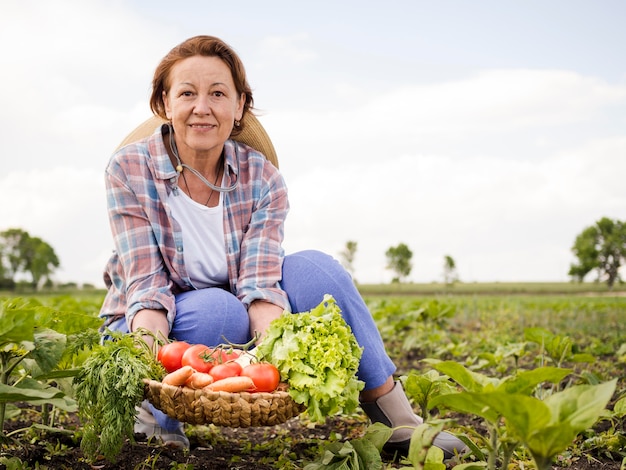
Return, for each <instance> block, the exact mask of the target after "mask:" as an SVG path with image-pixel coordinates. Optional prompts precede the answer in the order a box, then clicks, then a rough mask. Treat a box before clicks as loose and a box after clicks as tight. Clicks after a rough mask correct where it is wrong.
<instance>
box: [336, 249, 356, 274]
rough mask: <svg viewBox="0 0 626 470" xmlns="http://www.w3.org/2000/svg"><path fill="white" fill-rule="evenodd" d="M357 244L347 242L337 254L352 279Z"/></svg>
mask: <svg viewBox="0 0 626 470" xmlns="http://www.w3.org/2000/svg"><path fill="white" fill-rule="evenodd" d="M356 249H357V243H356V242H355V241H352V240H349V241H347V242H346V247H345V248H344V250H343V251H342V252H341V253H339V254H340V256H341V259H342V260H343V265H344V267H345V268H346V270H347V271H348V272H349V273H350V274H351V275H352V276H353V277H354V257H355V255H356Z"/></svg>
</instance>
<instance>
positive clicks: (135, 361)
mask: <svg viewBox="0 0 626 470" xmlns="http://www.w3.org/2000/svg"><path fill="white" fill-rule="evenodd" d="M110 334H111V338H112V339H111V340H109V341H105V342H104V343H103V344H101V345H98V346H97V347H96V348H94V350H93V351H92V354H91V355H90V356H89V358H87V360H86V361H85V362H84V364H83V366H82V368H81V370H80V372H79V373H78V375H77V376H76V377H75V378H74V384H75V386H76V400H77V402H78V408H79V415H80V417H81V419H82V421H83V424H84V434H83V438H82V441H81V449H82V450H83V452H84V454H85V455H86V456H87V457H88V458H90V459H91V460H93V459H94V458H95V457H96V456H97V454H98V453H102V455H104V457H105V458H106V459H107V460H109V461H114V460H115V458H116V457H117V455H118V454H119V452H120V451H121V448H122V445H123V443H124V439H125V438H126V437H128V438H130V439H131V440H132V439H133V438H134V437H133V428H134V423H135V416H136V414H137V411H136V409H135V407H136V406H138V405H139V404H141V402H142V401H143V398H144V382H143V379H145V378H154V379H160V378H161V377H162V376H163V372H164V369H163V368H162V366H160V365H159V364H158V362H157V361H156V360H155V358H154V354H153V352H152V350H151V349H150V347H149V346H148V345H147V344H146V343H145V341H143V339H142V338H141V337H140V336H137V335H136V334H135V333H133V334H122V333H118V332H113V333H110Z"/></svg>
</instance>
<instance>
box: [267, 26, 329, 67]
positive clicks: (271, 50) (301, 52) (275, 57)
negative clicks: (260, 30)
mask: <svg viewBox="0 0 626 470" xmlns="http://www.w3.org/2000/svg"><path fill="white" fill-rule="evenodd" d="M310 42H311V40H310V37H309V35H308V34H306V33H297V34H292V35H289V36H276V35H272V36H267V37H265V38H264V39H263V40H262V41H261V43H260V45H259V59H257V60H258V61H262V62H263V63H264V64H265V65H264V66H265V67H268V66H272V64H275V63H277V62H282V63H284V62H287V63H290V64H295V65H300V64H305V63H309V62H312V61H314V60H315V59H316V58H317V53H316V52H315V50H314V49H313V48H312V47H311V45H310Z"/></svg>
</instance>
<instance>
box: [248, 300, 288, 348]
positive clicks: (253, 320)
mask: <svg viewBox="0 0 626 470" xmlns="http://www.w3.org/2000/svg"><path fill="white" fill-rule="evenodd" d="M283 311H284V310H283V309H282V308H281V307H279V306H278V305H274V304H271V303H269V302H265V301H263V300H255V301H254V302H252V303H251V304H250V307H248V316H249V317H250V335H251V336H252V337H253V338H254V336H255V335H256V334H258V335H260V336H259V341H257V343H258V342H260V341H261V339H263V337H264V336H265V333H266V332H267V329H268V328H269V326H270V323H271V322H272V320H274V319H276V318H278V317H280V316H281V315H282V314H283Z"/></svg>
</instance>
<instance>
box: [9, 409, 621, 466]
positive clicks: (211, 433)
mask: <svg viewBox="0 0 626 470" xmlns="http://www.w3.org/2000/svg"><path fill="white" fill-rule="evenodd" d="M69 418H71V419H70V422H68V423H66V426H67V429H77V430H79V429H80V426H79V423H78V422H77V421H76V417H75V416H70V417H69ZM29 424H30V423H28V422H24V421H22V422H11V423H10V426H9V429H7V431H10V430H11V428H13V429H18V428H23V427H24V426H28V425H29ZM459 424H462V423H459ZM471 424H472V423H469V422H468V423H466V425H471ZM473 424H476V423H473ZM366 427H367V422H366V420H365V418H364V417H363V416H360V415H354V416H350V417H345V416H343V417H336V418H333V419H329V420H328V421H327V422H326V423H325V424H324V425H315V426H313V425H311V424H307V423H306V422H305V421H304V420H300V419H299V418H294V419H292V420H291V421H289V422H287V423H285V424H283V425H280V426H274V427H263V428H247V429H232V428H216V427H214V426H193V427H188V428H187V434H188V436H189V439H190V442H191V449H190V450H189V451H183V450H178V449H171V448H167V447H165V446H162V445H158V444H156V443H154V442H148V441H146V439H145V436H143V435H135V442H130V441H127V442H126V443H125V444H124V446H123V449H122V451H121V453H120V454H119V456H118V458H117V460H116V461H115V462H108V461H106V460H105V459H104V458H101V459H98V460H97V461H96V462H93V463H89V462H87V461H86V459H85V458H84V456H83V453H82V452H81V450H80V438H79V437H77V434H74V433H68V434H67V435H65V434H58V433H43V434H42V433H41V431H35V430H31V431H29V432H28V434H22V435H21V436H20V437H19V440H17V441H9V442H5V444H4V445H3V448H2V453H1V454H0V455H2V456H3V457H5V458H10V457H17V458H19V459H20V460H21V462H23V463H24V464H27V465H28V466H14V467H11V466H9V465H2V464H0V469H5V468H6V469H12V468H15V469H30V468H38V469H40V470H45V469H55V470H57V469H59V470H65V469H72V470H113V469H122V470H124V469H129V470H139V469H168V470H172V469H178V470H214V469H219V470H227V469H228V470H235V469H236V470H274V469H277V468H288V469H296V468H303V467H304V465H305V464H306V463H307V462H310V461H313V460H315V458H316V457H317V456H318V452H319V450H320V445H323V444H324V443H325V442H329V441H332V440H346V439H354V438H357V437H360V436H362V434H363V432H364V431H365V429H366ZM35 432H37V433H38V434H35ZM36 436H38V438H37V437H36ZM620 460H621V459H620ZM281 462H282V463H281ZM386 465H387V466H386V467H385V468H388V469H391V468H402V467H403V466H402V465H400V464H398V463H393V462H390V461H387V462H386ZM452 466H453V465H452V464H450V465H449V466H448V468H452ZM523 468H533V467H532V465H531V464H529V463H526V464H525V466H524V467H523ZM553 468H554V469H560V468H570V469H578V470H592V469H593V470H619V469H620V462H619V461H618V459H615V460H612V459H610V458H608V457H607V456H604V457H600V456H595V457H589V456H588V457H577V458H574V457H569V459H568V460H564V459H561V462H560V464H559V465H558V466H557V465H555V466H554V467H553Z"/></svg>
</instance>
